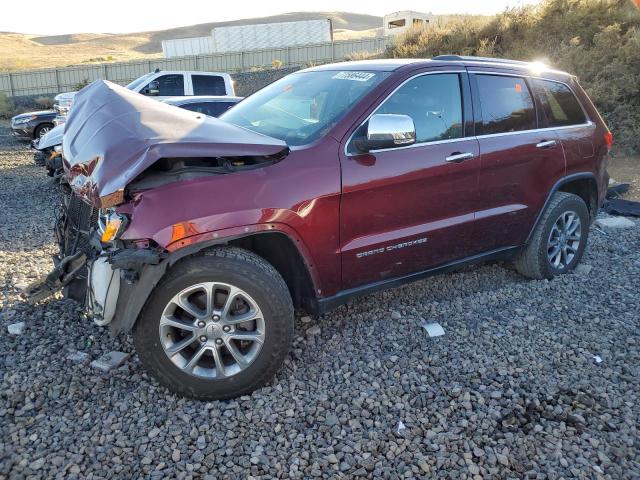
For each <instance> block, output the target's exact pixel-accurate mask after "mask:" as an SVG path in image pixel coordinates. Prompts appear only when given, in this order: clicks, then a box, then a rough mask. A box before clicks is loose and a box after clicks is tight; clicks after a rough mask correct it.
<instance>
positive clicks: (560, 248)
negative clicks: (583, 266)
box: [514, 192, 589, 280]
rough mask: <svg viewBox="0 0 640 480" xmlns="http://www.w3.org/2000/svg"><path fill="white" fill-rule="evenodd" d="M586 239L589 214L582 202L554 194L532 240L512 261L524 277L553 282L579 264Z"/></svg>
mask: <svg viewBox="0 0 640 480" xmlns="http://www.w3.org/2000/svg"><path fill="white" fill-rule="evenodd" d="M588 237H589V210H588V209H587V205H586V204H585V203H584V200H582V198H580V197H578V196H577V195H574V194H572V193H567V192H556V193H555V194H554V195H553V197H552V198H551V201H550V202H549V205H548V206H547V209H546V210H545V212H544V214H543V215H542V218H541V219H540V222H539V223H538V225H537V226H536V229H535V230H534V232H533V235H532V238H531V240H530V241H529V243H528V244H527V246H526V247H525V248H524V250H523V251H522V252H520V254H519V255H518V256H517V257H516V259H515V262H514V263H515V267H516V269H517V270H518V272H520V273H521V274H522V275H524V276H525V277H529V278H533V279H538V280H540V279H543V278H549V279H550V278H553V277H555V276H556V275H560V274H563V273H567V272H570V271H571V270H573V269H574V268H575V267H576V265H577V264H578V263H579V262H580V259H581V258H582V254H583V253H584V249H585V247H586V245H587V238H588Z"/></svg>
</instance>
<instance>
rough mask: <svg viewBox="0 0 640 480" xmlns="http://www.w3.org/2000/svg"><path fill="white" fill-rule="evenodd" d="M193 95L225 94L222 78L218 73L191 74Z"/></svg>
mask: <svg viewBox="0 0 640 480" xmlns="http://www.w3.org/2000/svg"><path fill="white" fill-rule="evenodd" d="M191 81H192V82H193V94H194V95H226V94H227V91H226V87H225V84H224V78H222V77H220V76H219V75H193V76H192V77H191Z"/></svg>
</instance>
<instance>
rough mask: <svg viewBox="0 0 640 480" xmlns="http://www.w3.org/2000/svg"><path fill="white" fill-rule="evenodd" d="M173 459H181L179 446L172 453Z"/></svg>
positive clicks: (177, 460) (175, 460)
mask: <svg viewBox="0 0 640 480" xmlns="http://www.w3.org/2000/svg"><path fill="white" fill-rule="evenodd" d="M171 460H173V461H174V462H179V461H180V450H178V449H177V448H176V449H174V450H173V452H172V453H171Z"/></svg>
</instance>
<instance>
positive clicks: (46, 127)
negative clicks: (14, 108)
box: [33, 123, 53, 140]
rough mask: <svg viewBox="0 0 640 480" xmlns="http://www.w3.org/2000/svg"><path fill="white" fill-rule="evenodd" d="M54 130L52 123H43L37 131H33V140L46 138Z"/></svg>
mask: <svg viewBox="0 0 640 480" xmlns="http://www.w3.org/2000/svg"><path fill="white" fill-rule="evenodd" d="M52 128H53V125H52V124H50V123H43V124H41V125H38V126H37V127H36V129H35V130H34V131H33V138H34V139H36V140H38V139H40V138H42V137H44V136H45V135H46V134H47V133H49V132H50V131H51V129H52Z"/></svg>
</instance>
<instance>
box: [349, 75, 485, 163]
mask: <svg viewBox="0 0 640 480" xmlns="http://www.w3.org/2000/svg"><path fill="white" fill-rule="evenodd" d="M443 73H457V74H461V73H467V70H466V69H463V70H460V69H458V70H434V71H432V72H421V73H418V74H416V75H414V76H412V77H409V78H407V79H406V80H405V81H404V82H402V83H401V84H400V85H398V86H397V87H396V88H394V89H393V90H392V91H391V92H390V93H389V94H388V95H387V96H386V97H384V100H382V101H381V102H380V103H379V104H378V106H377V107H376V109H375V110H374V111H373V112H371V113H370V114H369V115H367V118H365V119H364V120H363V121H362V122H360V124H359V125H358V126H357V127H356V128H354V129H353V132H351V135H349V138H348V139H347V141H346V142H345V144H344V154H345V156H347V157H353V156H354V155H362V154H361V153H355V154H354V153H349V152H348V151H347V147H348V146H349V144H350V143H351V140H353V136H354V135H355V134H356V132H357V131H358V129H359V128H360V127H362V125H364V124H365V123H367V122H368V121H369V119H370V118H371V117H372V116H374V115H375V114H376V112H377V111H378V110H379V109H380V107H382V105H384V102H386V101H387V100H388V99H389V98H390V97H391V96H392V95H393V94H394V93H396V92H397V91H398V90H400V89H401V88H402V87H403V86H404V85H405V84H406V83H408V82H410V81H411V80H414V79H416V78H418V77H423V76H425V75H438V74H443ZM462 101H463V98H462V92H460V106H462ZM463 121H464V118H463ZM465 138H472V137H460V138H449V139H446V140H435V141H433V142H421V143H417V142H416V143H414V144H411V145H404V146H400V147H392V148H383V149H378V150H370V151H369V153H376V152H386V151H388V150H398V149H404V148H413V147H421V146H423V145H433V144H436V143H445V142H452V141H457V140H461V139H465Z"/></svg>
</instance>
